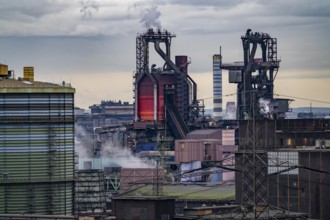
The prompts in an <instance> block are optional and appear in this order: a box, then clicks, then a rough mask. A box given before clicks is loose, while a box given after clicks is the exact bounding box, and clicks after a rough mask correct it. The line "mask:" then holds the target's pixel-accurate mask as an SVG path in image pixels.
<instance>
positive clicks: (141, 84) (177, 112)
mask: <svg viewBox="0 0 330 220" xmlns="http://www.w3.org/2000/svg"><path fill="white" fill-rule="evenodd" d="M173 37H175V34H173V33H171V32H168V31H161V30H153V29H149V30H148V31H146V32H145V33H142V34H138V36H137V38H136V73H135V75H134V82H133V85H134V98H135V106H134V108H135V109H134V111H135V119H134V121H135V122H134V129H135V130H136V131H137V132H138V130H139V129H142V130H145V129H146V128H148V129H153V130H155V129H156V131H155V132H156V133H155V135H154V136H163V137H167V136H172V137H174V138H176V139H183V138H185V137H186V134H187V133H188V132H189V131H190V130H191V129H194V127H195V126H196V123H197V118H199V117H200V112H202V110H201V109H202V106H201V105H200V104H199V102H198V100H197V85H196V83H195V82H194V80H193V79H192V78H191V77H190V76H189V74H188V65H189V63H190V61H189V59H188V57H187V56H176V57H175V62H173V61H172V60H171V41H172V38H173ZM149 44H154V49H155V51H156V52H157V54H158V55H159V56H160V57H161V58H162V59H163V61H164V62H165V63H164V64H163V65H162V66H160V67H157V66H156V64H152V65H151V66H149V65H150V64H149ZM162 47H164V48H165V51H163V49H162ZM143 133H144V131H143ZM144 136H148V134H145V135H144Z"/></svg>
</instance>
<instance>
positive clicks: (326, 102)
mask: <svg viewBox="0 0 330 220" xmlns="http://www.w3.org/2000/svg"><path fill="white" fill-rule="evenodd" d="M274 96H283V97H287V98H293V99H300V100H306V101H311V102H319V103H324V104H330V102H328V101H322V100H316V99H309V98H301V97H297V96H290V95H282V94H277V93H274Z"/></svg>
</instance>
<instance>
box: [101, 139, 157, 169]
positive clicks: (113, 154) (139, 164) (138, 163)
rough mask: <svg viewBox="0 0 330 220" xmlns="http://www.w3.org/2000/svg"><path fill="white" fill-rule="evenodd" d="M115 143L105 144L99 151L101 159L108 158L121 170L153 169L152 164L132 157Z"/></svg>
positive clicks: (129, 152)
mask: <svg viewBox="0 0 330 220" xmlns="http://www.w3.org/2000/svg"><path fill="white" fill-rule="evenodd" d="M116 142H117V141H115V140H114V141H108V142H106V143H105V144H104V145H103V146H102V149H101V152H100V155H101V158H109V159H111V160H112V161H114V162H115V163H116V164H118V165H119V166H120V167H122V168H153V167H154V165H153V162H152V161H150V160H143V159H141V158H138V157H136V156H134V155H133V153H132V151H131V150H130V149H129V148H125V147H122V146H118V145H117V144H116Z"/></svg>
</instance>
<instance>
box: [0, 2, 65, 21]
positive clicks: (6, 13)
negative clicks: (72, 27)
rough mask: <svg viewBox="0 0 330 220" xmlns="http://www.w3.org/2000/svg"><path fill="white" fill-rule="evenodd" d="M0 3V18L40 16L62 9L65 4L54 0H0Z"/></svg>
mask: <svg viewBox="0 0 330 220" xmlns="http://www.w3.org/2000/svg"><path fill="white" fill-rule="evenodd" d="M0 5H1V7H0V18H1V19H6V20H7V19H11V20H12V19H15V18H19V17H25V18H26V17H31V18H40V17H42V16H44V15H47V14H52V13H57V12H59V11H62V10H63V9H64V8H65V7H66V5H67V4H64V3H60V2H57V1H54V0H29V1H22V0H10V1H7V0H1V1H0Z"/></svg>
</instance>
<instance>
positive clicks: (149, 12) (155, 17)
mask: <svg viewBox="0 0 330 220" xmlns="http://www.w3.org/2000/svg"><path fill="white" fill-rule="evenodd" d="M160 15H161V13H160V11H158V9H157V6H152V7H151V8H147V9H145V10H144V11H142V13H141V20H140V23H142V24H143V26H144V27H145V28H147V29H151V28H157V29H161V28H162V26H161V23H160V20H159V17H160Z"/></svg>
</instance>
